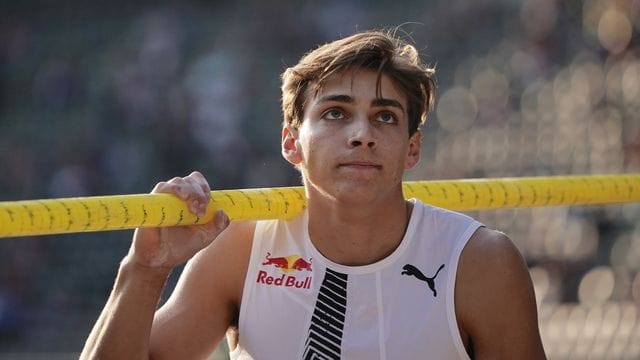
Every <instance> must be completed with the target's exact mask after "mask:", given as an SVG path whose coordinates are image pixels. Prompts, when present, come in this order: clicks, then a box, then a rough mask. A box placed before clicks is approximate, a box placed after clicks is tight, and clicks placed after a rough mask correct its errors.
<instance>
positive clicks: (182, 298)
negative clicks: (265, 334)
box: [150, 222, 255, 359]
mask: <svg viewBox="0 0 640 360" xmlns="http://www.w3.org/2000/svg"><path fill="white" fill-rule="evenodd" d="M254 230H255V222H232V223H231V224H230V225H229V226H228V227H227V229H225V230H224V231H223V232H222V233H221V234H220V235H219V236H218V237H217V238H216V239H215V240H214V241H213V243H211V245H209V246H208V247H206V248H205V249H203V250H202V251H200V252H199V253H198V254H197V255H196V256H194V257H193V258H192V259H191V260H190V261H189V262H188V263H187V265H186V266H185V268H184V270H183V272H182V274H181V276H180V280H179V281H178V284H177V285H176V288H175V289H174V291H173V293H172V294H171V296H170V298H169V299H168V300H167V302H166V303H165V304H164V305H163V306H162V307H161V308H160V309H159V310H158V311H157V313H156V316H155V318H154V321H153V327H152V333H151V343H150V345H151V349H152V355H154V357H153V358H154V359H160V358H163V359H164V358H167V359H175V358H203V357H206V356H207V355H208V354H210V353H211V352H212V351H213V350H214V349H215V347H216V345H217V344H218V342H219V341H220V340H221V339H222V337H223V336H224V334H225V332H226V331H227V329H228V328H229V327H230V326H233V325H235V324H236V322H237V318H238V311H239V306H240V301H241V299H242V291H243V288H244V278H245V276H246V272H247V267H248V263H249V256H250V253H251V245H252V240H253V232H254Z"/></svg>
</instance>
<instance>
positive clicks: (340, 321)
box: [302, 269, 347, 360]
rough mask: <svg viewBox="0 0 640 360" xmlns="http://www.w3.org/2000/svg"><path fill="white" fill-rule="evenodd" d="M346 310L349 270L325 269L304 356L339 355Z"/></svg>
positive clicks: (324, 356)
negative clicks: (346, 272)
mask: <svg viewBox="0 0 640 360" xmlns="http://www.w3.org/2000/svg"><path fill="white" fill-rule="evenodd" d="M346 311H347V274H342V273H339V272H337V271H333V270H331V269H327V271H326V272H325V273H324V279H323V280H322V285H320V291H319V292H318V298H317V299H316V307H315V309H314V310H313V315H312V316H311V325H309V331H308V332H307V340H306V341H305V346H304V354H303V356H302V358H303V359H304V360H312V359H322V360H325V359H331V360H333V359H336V360H339V359H340V349H341V344H342V329H343V328H344V316H345V312H346Z"/></svg>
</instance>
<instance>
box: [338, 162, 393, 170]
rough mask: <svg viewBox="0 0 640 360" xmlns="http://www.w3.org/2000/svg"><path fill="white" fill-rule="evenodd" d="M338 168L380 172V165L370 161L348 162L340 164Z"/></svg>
mask: <svg viewBox="0 0 640 360" xmlns="http://www.w3.org/2000/svg"><path fill="white" fill-rule="evenodd" d="M338 167H339V168H346V169H353V170H380V169H382V165H378V164H376V163H373V162H370V161H349V162H344V163H340V164H339V165H338Z"/></svg>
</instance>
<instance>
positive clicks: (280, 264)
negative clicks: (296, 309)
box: [256, 252, 312, 289]
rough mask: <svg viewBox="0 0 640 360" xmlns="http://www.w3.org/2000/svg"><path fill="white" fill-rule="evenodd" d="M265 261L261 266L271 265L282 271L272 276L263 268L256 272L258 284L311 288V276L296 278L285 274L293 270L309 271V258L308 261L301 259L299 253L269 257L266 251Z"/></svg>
mask: <svg viewBox="0 0 640 360" xmlns="http://www.w3.org/2000/svg"><path fill="white" fill-rule="evenodd" d="M265 259H266V261H265V262H263V263H262V265H263V266H270V265H273V266H274V267H276V268H278V269H280V271H282V272H283V274H282V275H280V276H272V275H269V273H268V272H267V271H265V270H260V271H259V272H258V279H257V280H256V282H257V283H259V284H265V285H272V286H283V287H295V288H298V289H310V288H311V276H305V277H304V279H298V277H296V276H294V275H287V273H291V272H294V271H297V272H300V271H311V260H312V259H311V258H310V259H309V261H307V260H305V259H303V258H302V257H300V256H299V255H289V256H280V257H271V253H270V252H267V256H266V257H265Z"/></svg>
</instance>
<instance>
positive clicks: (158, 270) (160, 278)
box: [119, 254, 172, 286]
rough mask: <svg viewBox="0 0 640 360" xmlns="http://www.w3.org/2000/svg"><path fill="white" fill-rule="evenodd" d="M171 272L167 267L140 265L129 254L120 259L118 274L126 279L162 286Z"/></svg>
mask: <svg viewBox="0 0 640 360" xmlns="http://www.w3.org/2000/svg"><path fill="white" fill-rule="evenodd" d="M171 270H172V269H171V268H167V267H152V266H145V265H142V264H140V263H139V262H137V261H136V260H135V259H133V258H132V257H131V255H130V254H129V255H127V256H125V257H124V259H122V262H121V263H120V269H119V273H120V274H121V275H125V276H126V277H127V278H129V277H132V278H136V279H139V280H141V281H144V282H147V283H155V284H158V285H162V286H164V283H165V282H166V280H167V278H168V277H169V274H171Z"/></svg>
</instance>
